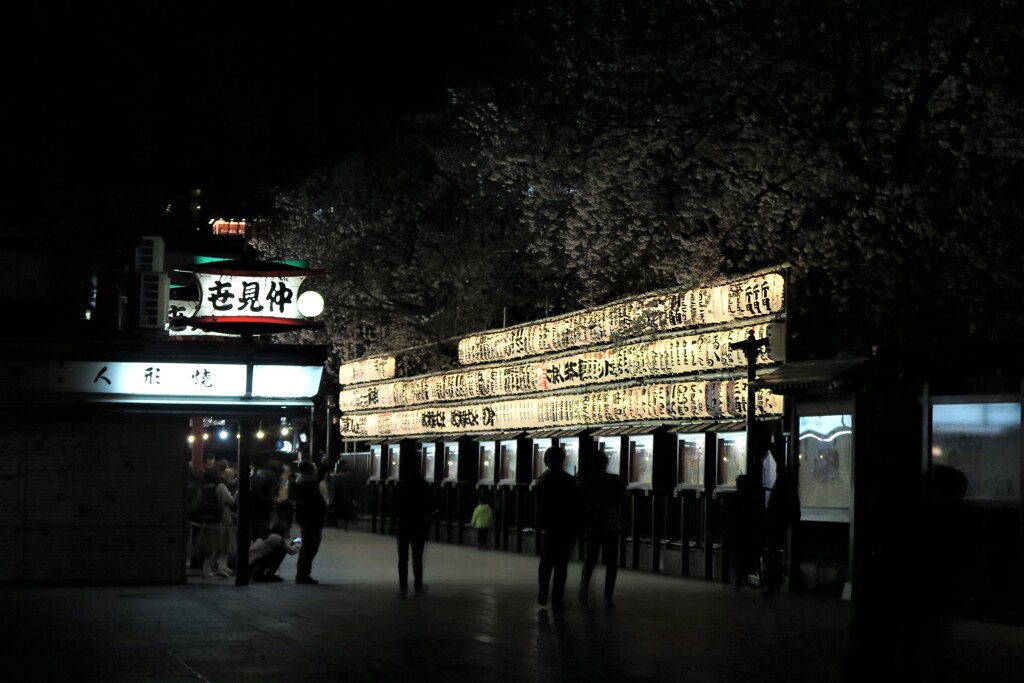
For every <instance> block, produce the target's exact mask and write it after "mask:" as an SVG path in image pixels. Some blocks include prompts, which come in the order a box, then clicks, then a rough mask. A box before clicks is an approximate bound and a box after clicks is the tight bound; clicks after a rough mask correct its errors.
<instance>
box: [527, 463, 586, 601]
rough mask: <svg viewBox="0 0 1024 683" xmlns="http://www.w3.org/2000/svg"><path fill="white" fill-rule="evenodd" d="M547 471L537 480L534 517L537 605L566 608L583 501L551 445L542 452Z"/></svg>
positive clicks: (574, 482)
mask: <svg viewBox="0 0 1024 683" xmlns="http://www.w3.org/2000/svg"><path fill="white" fill-rule="evenodd" d="M544 464H545V465H546V466H547V469H545V470H544V473H543V474H541V476H540V478H539V479H538V480H537V487H536V493H537V514H538V517H539V520H538V521H539V525H538V526H539V528H540V530H541V532H542V533H543V536H542V541H541V554H540V566H539V567H538V571H537V575H538V576H537V578H538V583H539V587H538V591H537V603H538V604H539V605H541V606H542V607H544V606H546V605H547V604H548V598H549V597H550V598H551V606H552V608H554V609H561V608H563V607H564V606H565V602H564V600H565V581H566V578H567V576H568V573H569V556H570V555H571V554H572V549H573V546H575V545H576V538H577V536H578V535H579V526H580V512H581V508H582V502H583V501H582V498H581V496H580V487H579V484H577V483H576V478H575V477H573V476H572V475H571V474H568V473H567V472H566V471H565V470H564V467H565V451H564V450H562V448H561V447H560V446H552V447H551V448H549V449H547V450H546V451H544Z"/></svg>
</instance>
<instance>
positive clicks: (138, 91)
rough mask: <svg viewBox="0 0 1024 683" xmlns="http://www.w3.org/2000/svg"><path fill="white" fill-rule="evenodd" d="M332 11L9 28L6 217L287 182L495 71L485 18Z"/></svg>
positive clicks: (142, 8)
mask: <svg viewBox="0 0 1024 683" xmlns="http://www.w3.org/2000/svg"><path fill="white" fill-rule="evenodd" d="M320 5H321V3H316V4H315V5H314V4H313V3H308V6H309V7H310V9H296V8H294V7H288V6H285V5H275V6H273V8H272V11H271V6H264V5H258V4H254V3H247V4H245V5H242V4H237V3H219V2H208V3H202V4H195V3H188V2H184V3H168V2H146V3H137V4H131V5H128V4H123V3H118V6H117V7H113V6H111V5H108V4H107V3H101V5H100V9H96V8H95V7H93V6H92V4H83V5H82V6H81V7H78V6H75V5H73V4H71V3H64V4H61V5H60V7H59V8H54V7H43V8H38V7H35V8H33V9H23V10H19V11H17V12H15V13H14V20H12V21H5V22H4V23H5V26H4V27H3V28H2V29H0V42H2V43H3V46H2V48H0V49H2V51H3V52H2V56H3V59H4V64H5V67H4V76H3V79H4V97H3V103H2V109H0V117H2V118H0V123H2V127H3V130H4V136H5V143H4V151H3V162H2V163H3V167H2V169H0V170H2V173H3V177H4V178H5V179H6V180H5V182H4V189H3V206H4V209H5V212H6V213H7V214H8V215H9V216H10V215H12V214H15V215H23V214H24V213H26V211H25V209H26V208H29V212H31V211H32V209H31V207H32V206H33V204H35V203H37V202H46V201H47V199H48V198H49V197H52V196H54V195H55V194H56V195H61V194H64V193H66V192H69V191H71V192H74V193H83V192H84V193H91V192H94V191H95V192H107V191H110V190H111V188H119V189H118V192H127V193H131V192H136V191H140V190H141V189H142V188H152V187H166V188H177V187H181V188H186V187H204V188H207V189H212V190H214V191H222V192H224V193H227V194H235V195H239V196H245V195H246V194H252V193H255V192H258V190H259V188H261V187H265V186H268V185H277V184H286V183H288V182H290V181H292V180H294V179H296V178H298V177H301V176H302V174H303V173H304V172H305V171H306V170H308V169H310V168H312V167H315V166H317V165H319V164H322V163H326V162H329V161H330V160H332V159H334V158H337V157H338V156H340V154H342V153H344V151H345V150H347V149H350V148H351V147H352V146H353V145H354V144H357V143H358V142H359V141H360V140H361V139H362V138H364V137H365V136H367V135H373V134H377V133H375V131H380V130H382V129H386V127H387V122H388V121H391V120H394V119H395V118H396V117H400V116H402V115H404V114H408V113H410V112H414V111H416V110H417V109H419V108H423V107H426V106H429V103H430V102H431V101H432V100H433V99H434V98H437V97H441V96H443V86H444V84H445V82H446V80H447V79H448V77H449V75H450V74H452V73H459V72H463V73H464V72H465V71H466V70H469V69H480V68H482V67H481V65H482V64H485V63H486V61H487V60H486V54H487V50H488V49H489V41H488V34H489V33H490V31H491V28H490V27H491V26H492V25H493V23H492V17H489V16H483V15H482V14H481V12H486V11H487V10H473V11H472V12H468V11H467V10H466V9H464V8H457V7H453V6H452V5H450V4H447V3H437V5H438V6H436V7H435V3H391V4H388V3H376V4H373V8H372V9H371V8H367V7H361V8H357V7H356V6H355V4H354V3H341V4H339V6H340V7H344V9H336V10H333V11H326V10H322V9H319V7H320ZM442 5H443V6H442ZM314 6H315V7H317V8H318V9H312V7H314Z"/></svg>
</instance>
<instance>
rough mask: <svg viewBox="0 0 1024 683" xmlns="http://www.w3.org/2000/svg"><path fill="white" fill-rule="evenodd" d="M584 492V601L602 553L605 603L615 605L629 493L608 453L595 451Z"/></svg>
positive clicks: (609, 605) (583, 483) (581, 585)
mask: <svg viewBox="0 0 1024 683" xmlns="http://www.w3.org/2000/svg"><path fill="white" fill-rule="evenodd" d="M581 480H582V493H583V524H584V560H583V576H582V578H581V580H580V602H586V601H587V600H588V599H589V597H590V579H591V577H592V576H593V574H594V568H595V567H596V566H597V559H598V556H600V557H602V558H603V560H604V566H605V571H604V604H605V607H607V608H608V609H611V608H613V607H615V603H614V602H613V600H612V598H613V596H614V594H615V579H616V577H617V576H618V573H619V534H620V532H621V528H622V516H621V514H622V513H621V507H622V501H623V499H624V498H625V495H626V485H625V483H624V482H623V481H622V477H620V476H619V475H617V474H612V473H611V472H609V471H608V456H607V455H605V453H604V452H603V451H598V452H596V453H594V455H593V457H592V458H591V463H590V467H589V468H588V469H587V471H586V474H585V476H583V477H581Z"/></svg>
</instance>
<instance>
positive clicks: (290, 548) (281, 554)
mask: <svg viewBox="0 0 1024 683" xmlns="http://www.w3.org/2000/svg"><path fill="white" fill-rule="evenodd" d="M301 548H302V543H301V542H297V543H293V542H292V541H291V539H289V538H288V529H287V527H286V526H285V525H284V524H275V525H274V527H273V528H272V529H271V530H270V533H269V534H267V535H266V536H264V537H263V538H257V539H256V540H255V541H253V542H252V544H251V545H250V546H249V579H250V580H251V581H253V582H255V583H268V582H277V581H284V578H282V577H281V576H280V575H279V574H278V573H277V570H278V569H280V568H281V563H282V562H284V558H285V557H287V556H288V555H295V554H297V553H298V552H299V550H301Z"/></svg>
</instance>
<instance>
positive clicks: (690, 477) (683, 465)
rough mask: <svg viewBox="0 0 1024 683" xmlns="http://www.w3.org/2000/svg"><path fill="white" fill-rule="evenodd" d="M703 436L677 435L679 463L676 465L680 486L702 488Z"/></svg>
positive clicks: (704, 438)
mask: <svg viewBox="0 0 1024 683" xmlns="http://www.w3.org/2000/svg"><path fill="white" fill-rule="evenodd" d="M705 440H706V437H705V436H704V435H703V434H680V435H679V462H678V463H677V469H676V473H677V477H678V483H679V484H680V485H682V486H687V487H689V486H696V487H703V486H704V444H705Z"/></svg>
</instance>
